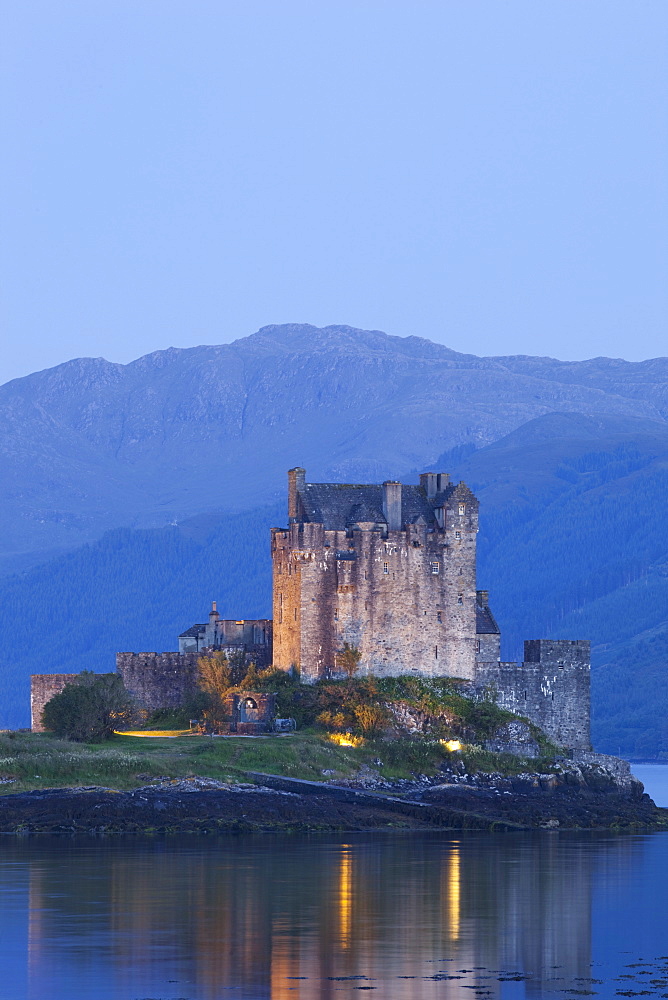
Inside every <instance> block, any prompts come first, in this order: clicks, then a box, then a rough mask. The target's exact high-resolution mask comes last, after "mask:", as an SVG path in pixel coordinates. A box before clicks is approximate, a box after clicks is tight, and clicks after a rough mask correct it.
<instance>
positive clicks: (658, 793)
mask: <svg viewBox="0 0 668 1000" xmlns="http://www.w3.org/2000/svg"><path fill="white" fill-rule="evenodd" d="M631 770H632V771H633V773H634V774H635V776H636V778H639V779H640V781H642V783H643V785H644V786H645V791H646V792H647V793H648V794H649V795H651V796H652V798H653V799H654V801H655V802H656V804H657V806H664V807H665V806H668V764H633V765H632V766H631Z"/></svg>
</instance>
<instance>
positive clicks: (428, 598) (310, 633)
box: [272, 488, 478, 681]
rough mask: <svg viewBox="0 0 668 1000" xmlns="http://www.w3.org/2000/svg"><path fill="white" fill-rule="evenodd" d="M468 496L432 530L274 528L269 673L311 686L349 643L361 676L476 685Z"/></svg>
mask: <svg viewBox="0 0 668 1000" xmlns="http://www.w3.org/2000/svg"><path fill="white" fill-rule="evenodd" d="M464 490H465V492H463V491H462V492H461V494H460V493H458V492H455V494H454V495H453V496H452V498H451V500H450V501H449V502H448V504H447V507H446V509H445V511H444V517H443V524H442V525H441V526H440V527H436V528H434V527H428V526H427V525H425V524H411V525H407V526H406V528H405V530H390V529H386V528H385V529H383V528H381V527H380V526H379V525H375V524H371V523H369V524H358V525H356V526H355V528H354V529H352V530H349V531H343V530H341V531H333V530H332V531H329V530H325V529H324V528H323V526H322V525H320V524H310V523H304V524H292V525H290V527H289V528H288V529H274V530H273V532H272V557H273V565H274V665H275V666H277V667H279V668H281V669H284V670H287V669H290V668H291V667H292V666H295V667H297V668H298V669H299V670H300V672H301V675H302V678H303V679H304V680H307V681H315V680H316V679H317V678H318V677H322V676H326V675H327V674H328V673H329V672H331V671H334V670H335V669H336V653H337V651H338V650H340V649H341V648H342V646H343V643H344V642H348V643H349V644H350V645H352V646H355V647H356V648H358V649H359V650H360V652H361V654H362V658H361V661H360V673H362V674H364V673H369V674H374V675H376V676H381V677H382V676H391V675H398V674H406V673H415V674H420V675H423V676H442V675H448V676H453V677H465V678H469V679H472V678H473V676H474V671H475V659H476V626H475V602H476V579H475V560H476V554H475V549H476V532H477V526H478V505H477V501H476V500H475V498H474V497H473V495H472V494H471V493H470V491H468V490H467V489H466V488H464ZM460 511H461V513H460Z"/></svg>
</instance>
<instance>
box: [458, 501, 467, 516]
mask: <svg viewBox="0 0 668 1000" xmlns="http://www.w3.org/2000/svg"><path fill="white" fill-rule="evenodd" d="M465 513H466V504H465V503H460V505H459V516H460V517H462V516H463V515H464V514H465Z"/></svg>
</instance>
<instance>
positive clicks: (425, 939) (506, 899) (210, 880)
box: [0, 834, 642, 1000]
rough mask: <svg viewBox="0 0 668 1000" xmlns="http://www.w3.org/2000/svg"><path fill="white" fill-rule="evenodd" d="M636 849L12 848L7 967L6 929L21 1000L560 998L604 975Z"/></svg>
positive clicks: (308, 841) (170, 844)
mask: <svg viewBox="0 0 668 1000" xmlns="http://www.w3.org/2000/svg"><path fill="white" fill-rule="evenodd" d="M641 844H642V840H640V839H634V838H619V839H615V838H604V839H587V838H580V839H577V838H567V837H559V836H557V835H550V834H548V835H536V836H530V835H528V836H515V835H511V836H503V835H498V836H491V837H490V836H482V835H472V836H469V837H461V838H459V839H447V838H444V837H439V836H415V835H397V836H394V835H390V836H377V837H363V836H360V837H357V838H349V839H348V840H346V841H337V840H336V839H332V838H325V837H313V838H293V839H288V838H272V837H267V838H256V839H251V840H248V839H242V838H231V837H230V838H225V839H217V840H207V839H196V838H191V839H183V838H179V839H175V840H162V841H147V840H128V839H124V840H118V841H113V840H111V841H93V840H76V841H59V840H56V839H55V838H51V839H46V840H25V841H19V842H17V841H13V840H12V841H10V840H7V841H5V842H4V843H3V852H2V861H3V864H2V868H1V870H0V871H1V874H0V888H1V889H2V892H3V899H4V905H3V909H2V914H1V915H0V942H2V943H0V952H1V951H2V950H3V949H6V947H7V942H8V940H9V938H8V936H7V934H6V930H7V928H10V927H11V928H13V931H14V942H15V943H14V945H13V946H12V952H11V954H8V953H5V954H2V956H1V957H2V961H3V968H8V965H7V964H6V963H9V964H10V965H11V967H12V968H13V970H14V974H15V976H16V977H17V978H16V981H17V983H18V982H19V978H20V976H19V971H18V966H19V965H20V964H21V963H22V962H24V963H25V969H26V978H27V983H26V992H24V993H22V994H20V993H19V994H17V995H27V996H28V997H30V998H31V1000H37V998H39V1000H45V998H49V997H53V998H60V997H91V996H95V997H97V998H112V997H113V998H114V1000H116V998H118V997H123V998H125V997H128V998H134V997H148V996H150V997H165V998H166V997H170V998H171V997H187V998H191V1000H212V998H214V997H216V998H218V997H220V996H221V995H223V991H224V990H229V991H230V992H231V994H232V995H234V996H239V997H243V998H249V1000H250V998H271V1000H284V998H288V997H289V998H301V1000H311V998H313V997H325V998H328V997H331V998H332V1000H334V998H335V997H340V996H342V995H346V996H347V995H351V996H352V995H355V996H356V995H359V994H357V993H356V992H354V991H356V990H358V989H359V988H360V987H365V988H370V987H373V988H376V989H377V990H379V991H380V992H379V993H378V994H377V995H381V994H382V996H384V997H388V996H389V997H393V998H394V997H396V998H401V1000H431V998H436V997H438V998H445V1000H452V998H454V997H459V998H461V997H465V996H467V995H468V996H480V997H489V998H496V997H511V996H512V997H521V996H526V997H531V998H538V997H543V996H554V990H555V989H556V990H559V991H561V990H565V989H568V988H571V987H573V984H574V983H575V984H576V987H579V988H582V983H583V981H585V980H586V979H587V977H590V976H591V968H590V962H591V905H592V884H593V880H594V878H595V874H596V872H597V871H598V870H599V869H600V868H601V865H603V868H604V869H605V870H606V871H608V870H609V869H610V868H611V867H614V868H615V870H616V871H617V872H620V873H623V872H624V870H625V869H627V868H628V867H629V865H632V863H633V859H634V856H635V854H636V853H637V852H638V851H639V850H641ZM10 890H11V891H10ZM22 927H23V928H25V931H24V932H22V931H21V928H22ZM22 933H24V934H25V935H26V938H27V940H25V942H24V946H23V947H21V944H22V942H21V936H22ZM517 973H522V974H525V975H526V976H527V977H528V978H527V981H526V982H525V983H524V984H521V983H520V984H519V985H518V983H517V982H516V981H512V979H513V977H514V976H516V974H517ZM448 976H452V977H457V978H452V979H449V978H446V977H448ZM343 977H360V978H356V979H345V978H343ZM508 980H510V982H508ZM463 987H468V989H467V990H466V992H464V990H463V989H462V988H463ZM471 987H473V988H474V989H471ZM476 988H477V989H476Z"/></svg>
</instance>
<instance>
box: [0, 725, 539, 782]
mask: <svg viewBox="0 0 668 1000" xmlns="http://www.w3.org/2000/svg"><path fill="white" fill-rule="evenodd" d="M456 758H459V759H461V760H463V762H464V765H465V767H466V770H467V772H468V773H474V772H475V771H501V772H502V773H504V774H517V773H520V772H521V771H526V770H529V769H531V770H544V769H545V768H546V767H548V766H549V761H548V760H547V759H546V760H545V761H535V760H534V761H525V760H523V759H522V758H518V757H510V756H508V755H506V754H492V753H487V752H486V751H480V750H477V749H475V748H470V749H465V751H464V752H463V753H462V754H461V755H460V754H457V755H456ZM453 759H455V758H453V755H452V754H450V753H449V751H448V750H446V749H445V747H444V746H443V745H442V744H441V743H439V741H438V740H436V739H431V738H428V737H404V738H402V739H394V740H374V741H371V740H369V741H367V742H366V743H365V744H364V745H363V746H360V747H341V746H338V745H336V744H334V743H332V742H331V741H330V740H328V739H327V737H326V736H324V735H322V734H318V733H296V734H294V735H291V736H284V737H255V738H253V739H249V738H243V737H240V738H234V737H231V738H224V739H216V738H213V739H212V738H211V737H208V736H187V737H183V738H179V739H159V738H151V739H145V738H134V737H130V736H115V737H114V738H113V739H112V740H109V741H108V742H106V743H102V744H100V743H96V744H81V743H70V742H67V741H64V740H59V739H56V738H54V737H52V736H49V735H48V734H46V733H44V734H28V733H26V734H23V733H16V734H12V735H9V736H2V737H0V778H13V779H15V780H13V781H12V782H11V783H7V784H0V794H5V795H6V794H11V793H14V792H21V791H31V790H33V789H38V788H63V787H74V786H81V785H103V786H105V787H109V788H116V789H119V790H127V789H132V788H138V787H140V786H142V785H145V784H148V783H149V782H150V781H151V779H152V778H157V777H169V778H183V777H191V776H199V777H209V778H217V779H219V780H226V781H243V780H244V778H245V773H246V772H247V771H264V772H266V773H268V774H279V775H284V776H285V777H290V778H303V779H308V780H311V781H324V780H326V778H332V779H337V778H339V779H340V778H348V777H354V776H355V775H357V774H358V773H359V771H360V768H362V767H363V766H364V765H366V766H367V767H371V768H372V769H374V770H376V771H377V772H378V773H379V774H381V775H382V776H383V777H385V778H388V779H395V778H410V777H412V776H413V775H417V774H428V775H433V774H436V773H437V772H438V769H439V768H440V766H441V765H442V764H443V762H444V761H452V760H453ZM379 762H380V763H379ZM325 770H326V771H329V772H333V773H332V774H331V775H326V776H324V775H323V771H325Z"/></svg>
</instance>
